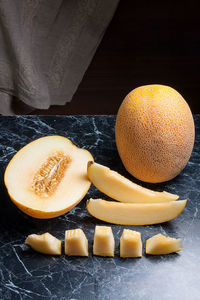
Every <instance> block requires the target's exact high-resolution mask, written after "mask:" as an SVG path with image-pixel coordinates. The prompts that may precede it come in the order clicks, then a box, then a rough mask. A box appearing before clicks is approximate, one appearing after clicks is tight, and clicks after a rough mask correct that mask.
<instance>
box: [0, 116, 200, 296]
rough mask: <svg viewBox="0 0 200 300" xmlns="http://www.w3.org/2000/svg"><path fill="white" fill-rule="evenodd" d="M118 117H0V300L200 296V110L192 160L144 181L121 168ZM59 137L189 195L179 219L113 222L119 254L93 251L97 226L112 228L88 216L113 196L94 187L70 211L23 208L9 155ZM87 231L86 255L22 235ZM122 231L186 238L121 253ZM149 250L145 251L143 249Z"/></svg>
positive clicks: (156, 187)
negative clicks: (94, 202)
mask: <svg viewBox="0 0 200 300" xmlns="http://www.w3.org/2000/svg"><path fill="white" fill-rule="evenodd" d="M114 125H115V117H114V116H68V117H61V116H60V117H41V116H40V117H28V116H27V117H23V116H18V117H0V128H1V132H0V161H1V164H0V166H1V169H0V174H1V176H0V181H1V189H0V199H1V209H0V299H73V300H75V299H88V300H90V299H101V300H104V299H137V300H139V299H144V300H145V299H148V300H150V299H153V300H162V299H164V300H165V299H166V300H168V299H182V300H184V299H193V300H197V299H198V300H199V299H200V288H199V283H200V254H199V249H200V235H199V232H200V218H199V208H200V200H199V199H200V151H199V146H200V132H199V130H200V115H196V116H195V125H196V140H195V147H194V150H193V153H192V156H191V159H190V161H189V163H188V164H187V166H186V168H185V169H184V170H183V171H182V173H181V174H180V175H179V176H178V177H176V178H175V179H173V180H171V181H169V182H165V183H163V184H156V185H155V184H154V185H153V184H145V183H141V182H139V181H137V180H136V179H134V178H132V177H131V176H130V175H129V174H128V173H127V172H126V170H125V169H124V167H123V165H122V163H121V161H120V159H119V156H118V153H117V149H116V145H115V139H114ZM54 134H56V135H62V136H66V137H68V138H70V139H71V140H72V142H73V143H75V144H76V145H77V146H79V147H83V148H86V149H88V150H89V151H91V153H92V155H93V157H94V159H95V161H97V162H99V163H102V164H104V165H107V166H109V167H110V168H112V169H114V170H116V171H118V172H120V173H121V174H123V175H125V176H127V177H128V178H130V179H132V180H134V181H135V182H137V183H140V184H142V185H143V186H145V187H148V188H152V189H154V190H157V191H161V190H166V191H168V192H172V193H177V194H179V195H180V199H188V203H187V206H186V208H185V210H184V211H183V213H182V214H181V215H180V216H179V217H178V218H176V219H174V220H172V221H170V222H166V223H163V224H159V225H151V226H118V225H111V226H112V230H113V233H114V237H115V241H116V252H115V253H116V255H115V257H114V258H104V257H97V256H93V255H92V242H93V235H94V228H95V225H107V223H104V222H102V221H99V220H97V219H95V218H93V217H92V216H90V215H89V213H88V212H87V210H86V208H85V202H86V199H88V198H90V197H93V198H98V197H102V198H104V199H108V197H106V196H105V195H103V194H102V193H101V192H99V191H98V190H97V189H96V188H94V187H93V186H92V187H91V188H90V190H89V192H88V194H87V195H86V196H85V198H84V199H83V200H82V201H81V203H80V204H79V205H78V206H77V207H75V208H74V209H72V210H71V211H70V212H68V213H67V214H65V215H63V216H60V217H58V218H54V219H51V220H38V219H34V218H31V217H29V216H26V215H25V214H23V213H22V212H20V211H19V210H18V209H17V208H16V207H15V206H14V204H12V202H11V201H10V199H9V197H8V195H7V192H6V189H5V186H4V183H3V175H4V170H5V167H6V165H7V163H8V162H9V160H10V159H11V158H12V156H13V155H14V154H15V153H16V151H17V150H19V149H20V148H21V147H22V146H24V145H25V144H27V143H28V142H30V141H32V140H34V139H36V138H39V137H42V136H46V135H54ZM78 227H79V228H82V229H83V230H84V232H85V234H86V236H87V238H88V240H89V253H90V255H89V257H88V258H81V257H67V256H65V255H62V256H60V257H53V256H47V255H42V254H39V253H37V252H34V251H33V250H32V249H30V248H29V247H28V246H27V245H24V240H25V238H26V236H27V235H29V234H31V233H38V234H41V233H43V232H50V233H51V234H53V235H55V236H56V237H57V238H59V239H62V240H64V232H65V230H67V229H72V228H78ZM124 228H131V229H134V230H138V231H140V232H141V234H142V241H143V246H144V245H145V240H146V239H147V238H149V237H151V236H153V235H154V234H157V233H163V234H166V235H169V236H172V237H180V238H182V239H183V248H184V249H183V251H181V252H179V253H175V254H170V255H165V256H148V255H145V254H144V255H143V257H142V258H126V259H122V258H120V257H119V239H120V236H121V234H122V231H123V229H124ZM143 253H144V249H143Z"/></svg>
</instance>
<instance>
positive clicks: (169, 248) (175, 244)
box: [146, 233, 182, 255]
mask: <svg viewBox="0 0 200 300" xmlns="http://www.w3.org/2000/svg"><path fill="white" fill-rule="evenodd" d="M181 250H182V241H181V239H175V238H171V237H167V236H164V235H163V234H161V233H159V234H157V235H154V236H152V237H151V238H150V239H148V240H147V241H146V254H152V255H162V254H169V253H173V252H178V251H181Z"/></svg>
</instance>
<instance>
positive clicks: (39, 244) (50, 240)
mask: <svg viewBox="0 0 200 300" xmlns="http://www.w3.org/2000/svg"><path fill="white" fill-rule="evenodd" d="M25 244H26V245H29V246H30V247H31V248H32V249H34V250H35V251H37V252H40V253H44V254H52V255H61V247H62V243H61V241H60V240H58V239H57V238H56V237H54V236H53V235H51V234H50V233H48V232H46V233H43V234H30V235H29V236H28V237H27V238H26V240H25Z"/></svg>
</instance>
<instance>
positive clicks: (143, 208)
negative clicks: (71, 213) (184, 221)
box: [86, 199, 187, 225]
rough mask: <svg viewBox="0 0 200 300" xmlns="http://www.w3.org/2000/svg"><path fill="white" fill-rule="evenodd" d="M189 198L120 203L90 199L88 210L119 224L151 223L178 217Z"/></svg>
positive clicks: (102, 218) (97, 216) (93, 214)
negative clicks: (159, 201)
mask: <svg viewBox="0 0 200 300" xmlns="http://www.w3.org/2000/svg"><path fill="white" fill-rule="evenodd" d="M186 203H187V200H180V201H170V202H164V203H119V202H114V201H106V200H102V199H89V200H88V201H87V204H86V205H87V210H88V212H89V213H90V214H91V215H92V216H93V217H95V218H97V219H100V220H102V221H105V222H108V223H113V224H119V225H151V224H159V223H163V222H167V221H170V220H172V219H174V218H176V217H177V216H178V215H179V214H180V213H181V212H182V211H183V209H184V208H185V205H186Z"/></svg>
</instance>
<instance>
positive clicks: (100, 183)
mask: <svg viewBox="0 0 200 300" xmlns="http://www.w3.org/2000/svg"><path fill="white" fill-rule="evenodd" d="M87 174H88V178H89V179H90V181H91V182H92V183H93V184H94V185H95V186H96V187H97V188H98V189H99V190H100V191H101V192H103V193H104V194H106V195H108V196H109V197H111V198H113V199H115V200H117V201H121V202H130V203H156V202H168V201H175V200H177V199H178V198H179V196H177V195H174V194H171V193H167V192H155V191H152V190H149V189H146V188H144V187H142V186H140V185H138V184H135V183H133V182H132V181H130V180H128V179H127V178H125V177H123V176H122V175H120V174H119V173H117V172H115V171H112V170H110V169H109V168H108V167H105V166H102V165H100V164H97V163H95V162H93V161H91V162H88V168H87Z"/></svg>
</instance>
